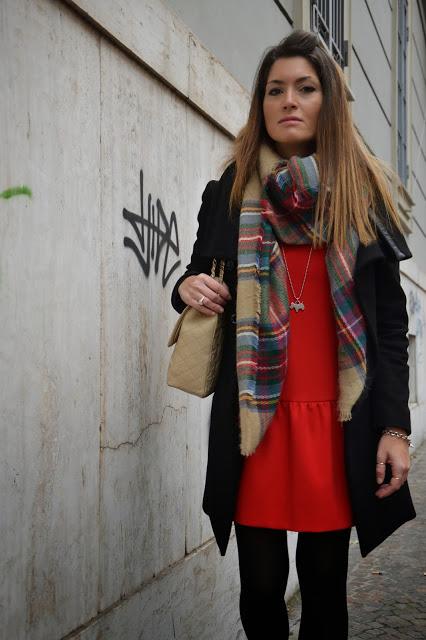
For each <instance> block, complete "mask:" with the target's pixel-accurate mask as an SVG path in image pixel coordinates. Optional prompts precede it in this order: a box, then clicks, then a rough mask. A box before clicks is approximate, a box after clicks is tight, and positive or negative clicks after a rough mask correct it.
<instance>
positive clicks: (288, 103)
mask: <svg viewBox="0 0 426 640" xmlns="http://www.w3.org/2000/svg"><path fill="white" fill-rule="evenodd" d="M282 104H283V107H284V108H285V109H291V108H292V107H296V106H297V102H296V91H295V89H294V88H293V87H288V88H287V89H286V91H284V92H283V103H282Z"/></svg>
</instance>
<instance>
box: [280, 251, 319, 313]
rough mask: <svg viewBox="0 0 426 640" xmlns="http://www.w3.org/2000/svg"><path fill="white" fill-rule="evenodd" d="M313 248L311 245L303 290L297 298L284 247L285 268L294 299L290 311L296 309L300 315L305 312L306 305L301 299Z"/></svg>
mask: <svg viewBox="0 0 426 640" xmlns="http://www.w3.org/2000/svg"><path fill="white" fill-rule="evenodd" d="M312 248H313V245H311V250H310V251H309V257H308V262H307V263H306V268H305V275H304V276H303V282H302V288H301V289H300V293H299V295H298V296H296V294H295V292H294V287H293V283H292V281H291V276H290V271H289V270H288V266H287V260H286V257H285V252H284V246H283V257H284V264H285V268H286V271H287V275H288V280H289V282H290V287H291V291H292V293H293V298H294V301H293V302H292V303H291V304H290V309H294V310H295V311H296V313H299V311H304V310H305V303H304V302H303V301H302V300H301V299H300V298H301V297H302V293H303V288H304V286H305V282H306V276H307V275H308V269H309V263H310V261H311V255H312Z"/></svg>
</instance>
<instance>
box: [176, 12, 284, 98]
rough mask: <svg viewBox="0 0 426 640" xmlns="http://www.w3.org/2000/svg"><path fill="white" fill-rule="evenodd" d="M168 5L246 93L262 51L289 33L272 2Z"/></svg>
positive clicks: (249, 89)
mask: <svg viewBox="0 0 426 640" xmlns="http://www.w3.org/2000/svg"><path fill="white" fill-rule="evenodd" d="M167 4H168V6H169V7H170V8H171V9H172V10H173V11H174V12H175V13H176V15H178V16H179V17H180V18H181V19H182V20H183V22H184V23H185V24H186V25H188V27H189V29H191V31H192V32H193V33H194V34H195V35H196V36H197V37H198V38H200V40H201V41H202V42H203V43H204V44H205V46H206V47H207V48H208V49H209V50H210V51H211V52H212V53H213V55H214V56H215V57H216V58H217V59H218V60H220V61H221V62H222V63H223V64H224V65H225V67H226V69H227V70H228V71H229V72H230V73H231V74H232V75H233V76H234V78H236V79H237V80H238V81H239V82H240V83H241V84H242V85H243V87H244V88H245V89H246V90H247V91H249V92H250V91H251V88H252V84H253V80H254V75H255V71H256V68H257V65H258V63H259V60H260V58H261V56H262V54H263V52H264V50H265V49H266V48H267V47H270V46H271V45H273V44H277V43H278V42H279V41H280V40H282V39H283V38H284V37H285V36H286V35H288V34H289V33H290V31H291V25H290V24H289V22H288V19H287V18H286V16H285V14H284V13H283V12H282V11H281V10H280V8H279V6H278V5H277V4H276V3H275V2H274V1H273V0H266V1H265V0H263V2H249V3H244V4H243V5H241V3H240V2H229V1H228V0H216V1H215V2H197V1H196V0H195V1H194V0H167ZM287 4H288V3H287ZM282 6H283V7H284V8H285V4H284V3H282ZM243 7H244V8H243ZM291 10H292V4H291Z"/></svg>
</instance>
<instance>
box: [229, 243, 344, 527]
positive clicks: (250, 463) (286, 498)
mask: <svg viewBox="0 0 426 640" xmlns="http://www.w3.org/2000/svg"><path fill="white" fill-rule="evenodd" d="M310 248H311V247H310V245H286V246H285V257H286V259H287V264H288V268H289V271H290V275H291V277H292V282H293V286H294V290H295V292H296V293H297V294H298V293H299V292H300V287H301V284H302V281H303V274H304V273H305V267H306V263H307V260H308V256H309V250H310ZM325 251H326V249H325V248H324V247H322V248H318V249H313V251H312V255H311V262H310V265H309V270H308V275H307V278H306V282H305V287H304V290H303V294H302V296H301V299H302V300H303V302H304V304H305V310H304V311H298V312H296V311H294V310H291V311H290V337H289V345H288V369H287V376H286V379H285V381H284V384H283V386H282V391H281V397H280V400H279V404H278V407H277V410H276V412H275V415H274V417H273V420H272V422H271V424H270V425H269V427H268V429H267V431H266V433H265V435H264V437H263V439H262V440H261V442H260V443H259V445H258V446H257V449H256V450H255V452H254V453H253V454H252V455H250V456H248V457H246V458H245V459H244V464H243V470H242V475H241V481H240V486H239V493H238V499H237V505H236V509H235V514H234V521H235V522H239V523H240V524H245V525H251V526H257V527H269V528H272V529H287V530H289V531H331V530H333V529H344V528H346V527H350V526H352V525H353V517H352V510H351V505H350V501H349V495H348V488H347V480H346V474H345V466H344V452H343V426H342V423H341V422H339V420H338V413H337V397H338V383H337V372H338V362H337V334H336V324H335V318H334V310H333V301H332V298H331V293H330V284H329V279H328V273H327V267H326V264H325ZM292 299H293V298H292V296H291V294H290V300H292Z"/></svg>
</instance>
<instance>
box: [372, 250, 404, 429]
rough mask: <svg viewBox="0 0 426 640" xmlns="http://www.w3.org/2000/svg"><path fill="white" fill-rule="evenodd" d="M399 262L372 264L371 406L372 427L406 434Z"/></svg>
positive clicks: (402, 310)
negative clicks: (374, 353)
mask: <svg viewBox="0 0 426 640" xmlns="http://www.w3.org/2000/svg"><path fill="white" fill-rule="evenodd" d="M399 264H400V263H399V261H398V260H396V259H390V258H385V259H383V260H378V261H377V264H376V301H377V302H376V304H377V306H376V313H377V318H376V320H377V337H378V347H379V350H378V363H377V370H376V376H375V385H374V386H375V389H374V394H373V399H374V400H373V406H374V414H375V415H374V417H375V420H374V422H375V426H376V429H378V430H379V431H381V430H382V429H384V428H390V427H401V428H402V429H405V431H406V432H407V433H408V434H410V433H411V422H410V410H409V405H408V398H409V383H408V378H409V368H408V336H407V332H408V314H407V300H406V296H405V293H404V290H403V288H402V286H401V282H400V268H399Z"/></svg>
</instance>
